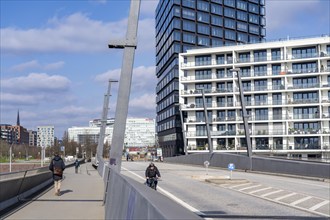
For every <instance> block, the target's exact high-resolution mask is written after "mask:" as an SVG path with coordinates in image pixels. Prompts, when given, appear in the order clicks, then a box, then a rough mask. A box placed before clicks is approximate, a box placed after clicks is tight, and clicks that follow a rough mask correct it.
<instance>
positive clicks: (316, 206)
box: [309, 200, 329, 211]
mask: <svg viewBox="0 0 330 220" xmlns="http://www.w3.org/2000/svg"><path fill="white" fill-rule="evenodd" d="M328 203H329V200H325V201H323V202H320V203H319V204H316V205H314V206H313V207H310V208H309V210H311V211H315V210H316V209H318V208H321V207H322V206H324V205H327V204H328Z"/></svg>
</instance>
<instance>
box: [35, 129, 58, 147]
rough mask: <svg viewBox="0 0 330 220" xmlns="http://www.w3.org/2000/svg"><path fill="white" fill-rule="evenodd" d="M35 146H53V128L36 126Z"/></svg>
mask: <svg viewBox="0 0 330 220" xmlns="http://www.w3.org/2000/svg"><path fill="white" fill-rule="evenodd" d="M37 138H38V139H37V146H38V147H51V146H53V145H54V140H55V137H54V126H38V127H37Z"/></svg>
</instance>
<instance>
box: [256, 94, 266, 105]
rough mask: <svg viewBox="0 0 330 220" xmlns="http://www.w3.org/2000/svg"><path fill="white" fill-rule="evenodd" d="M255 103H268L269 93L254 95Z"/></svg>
mask: <svg viewBox="0 0 330 220" xmlns="http://www.w3.org/2000/svg"><path fill="white" fill-rule="evenodd" d="M254 102H255V105H266V104H267V95H265V94H260V95H255V96H254Z"/></svg>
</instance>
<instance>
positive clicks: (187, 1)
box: [182, 0, 195, 8]
mask: <svg viewBox="0 0 330 220" xmlns="http://www.w3.org/2000/svg"><path fill="white" fill-rule="evenodd" d="M182 5H183V6H186V7H188V8H195V0H182Z"/></svg>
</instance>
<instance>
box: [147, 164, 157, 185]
mask: <svg viewBox="0 0 330 220" xmlns="http://www.w3.org/2000/svg"><path fill="white" fill-rule="evenodd" d="M157 177H158V178H160V172H159V170H158V168H157V167H156V166H155V164H154V163H150V164H149V166H148V167H147V169H146V179H147V184H148V186H149V187H151V183H152V182H151V181H150V179H152V178H155V179H154V183H155V190H156V188H157V183H158V181H157Z"/></svg>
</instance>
